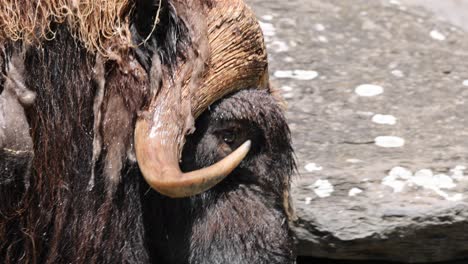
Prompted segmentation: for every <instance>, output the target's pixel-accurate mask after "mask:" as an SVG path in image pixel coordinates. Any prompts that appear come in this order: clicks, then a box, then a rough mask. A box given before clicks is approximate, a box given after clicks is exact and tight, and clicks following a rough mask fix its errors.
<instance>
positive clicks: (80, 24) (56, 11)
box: [0, 0, 133, 57]
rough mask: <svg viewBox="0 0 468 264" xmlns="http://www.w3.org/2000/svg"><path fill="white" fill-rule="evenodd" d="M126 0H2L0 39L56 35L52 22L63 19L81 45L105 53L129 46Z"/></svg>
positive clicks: (32, 39) (30, 39)
mask: <svg viewBox="0 0 468 264" xmlns="http://www.w3.org/2000/svg"><path fill="white" fill-rule="evenodd" d="M132 8H133V4H132V2H130V1H129V0H115V1H95V0H42V1H41V0H3V1H2V4H1V5H0V43H1V42H4V41H5V40H7V39H9V40H13V41H19V40H21V41H23V42H24V43H33V44H38V43H40V42H41V41H43V40H51V39H53V38H54V37H55V33H56V31H57V30H56V28H55V26H54V23H66V24H67V25H68V27H69V28H70V29H71V30H70V31H71V32H72V34H73V35H74V36H75V37H76V39H78V40H80V41H81V42H82V43H83V45H84V46H85V47H86V48H87V49H89V50H91V51H98V52H100V53H102V54H104V55H106V56H109V57H112V56H115V54H116V53H118V52H119V50H121V49H122V48H123V49H127V48H128V47H130V46H132V43H131V39H130V30H129V23H130V21H129V14H130V13H131V11H132Z"/></svg>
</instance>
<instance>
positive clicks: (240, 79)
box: [135, 0, 267, 197]
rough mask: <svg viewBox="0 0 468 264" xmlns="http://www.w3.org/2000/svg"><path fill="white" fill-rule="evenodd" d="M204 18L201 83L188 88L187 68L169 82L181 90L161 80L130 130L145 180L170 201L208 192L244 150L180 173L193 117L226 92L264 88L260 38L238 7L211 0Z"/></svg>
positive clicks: (231, 0) (227, 0)
mask: <svg viewBox="0 0 468 264" xmlns="http://www.w3.org/2000/svg"><path fill="white" fill-rule="evenodd" d="M204 18H206V19H207V22H206V25H207V28H206V30H207V32H208V40H207V41H208V42H209V49H210V58H209V60H207V64H208V65H207V68H205V71H204V72H203V78H202V81H201V83H200V84H199V85H197V86H195V87H193V83H191V82H190V81H189V80H188V79H190V76H189V74H191V73H193V69H192V70H189V71H186V70H184V69H183V66H181V68H182V70H180V71H179V73H181V75H182V76H178V80H176V82H175V83H177V82H179V83H184V85H183V87H181V90H178V89H177V88H178V87H177V85H175V87H174V85H171V82H170V81H167V82H165V81H163V86H162V87H161V88H160V89H159V92H158V93H157V95H155V96H154V98H153V99H152V100H151V103H150V106H149V113H150V115H143V116H142V117H140V119H139V120H138V121H137V123H136V128H135V151H136V156H137V160H138V164H139V167H140V170H141V172H142V174H143V176H144V178H145V180H146V181H147V182H148V184H149V185H150V186H151V187H152V188H153V189H155V190H157V191H158V192H160V193H162V194H164V195H167V196H170V197H186V196H191V195H195V194H198V193H201V192H203V191H205V190H207V189H209V188H211V187H213V186H214V185H216V184H217V183H219V182H220V181H221V180H222V179H224V178H225V177H226V176H227V175H228V174H229V173H231V171H232V170H234V169H235V168H236V167H237V166H238V165H239V163H240V162H241V161H242V159H243V158H244V157H245V156H246V155H247V153H248V151H249V149H250V141H247V142H245V143H244V144H243V145H242V146H241V147H239V148H238V149H237V150H236V151H234V152H233V153H231V154H230V155H229V156H227V157H226V158H224V159H223V160H221V161H219V162H218V163H216V164H214V165H212V166H210V167H207V168H203V169H201V170H197V171H193V172H188V173H182V172H181V170H180V168H179V157H180V153H181V149H182V146H183V144H184V140H185V134H186V133H187V131H190V127H191V126H192V125H191V122H192V121H193V117H197V116H199V115H200V114H201V113H202V112H203V111H204V110H205V109H206V108H207V107H208V106H209V105H211V104H212V103H214V102H215V101H216V100H218V99H220V98H222V97H223V96H225V95H226V94H228V93H232V92H234V91H237V90H241V89H246V88H252V87H259V88H265V86H266V85H265V75H266V74H267V57H266V52H265V46H264V43H263V35H262V32H261V29H260V27H259V25H258V22H257V20H256V19H255V16H254V14H253V13H252V12H251V11H250V9H249V8H248V7H246V6H245V4H244V2H243V1H242V0H214V1H212V4H211V6H210V7H209V9H208V10H207V14H206V15H205V16H204ZM184 75H185V76H184ZM187 76H189V77H187ZM172 84H173V83H172ZM170 86H172V87H170ZM194 88H195V89H194ZM192 115H193V116H192ZM148 116H150V118H148Z"/></svg>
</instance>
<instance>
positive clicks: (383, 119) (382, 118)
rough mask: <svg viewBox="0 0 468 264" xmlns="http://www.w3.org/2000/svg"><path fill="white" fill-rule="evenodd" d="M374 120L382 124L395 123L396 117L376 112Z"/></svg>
mask: <svg viewBox="0 0 468 264" xmlns="http://www.w3.org/2000/svg"><path fill="white" fill-rule="evenodd" d="M372 122H374V123H377V124H381V125H395V124H396V118H395V117H394V116H392V115H381V114H376V115H374V116H373V117H372Z"/></svg>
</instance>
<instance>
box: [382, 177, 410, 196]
mask: <svg viewBox="0 0 468 264" xmlns="http://www.w3.org/2000/svg"><path fill="white" fill-rule="evenodd" d="M382 184H383V185H386V186H389V187H391V188H392V189H393V192H396V193H397V192H402V191H403V189H404V188H405V185H406V182H405V181H402V180H399V179H398V178H397V177H395V176H391V175H388V176H386V177H385V178H383V180H382Z"/></svg>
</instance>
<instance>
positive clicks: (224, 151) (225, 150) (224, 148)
mask: <svg viewBox="0 0 468 264" xmlns="http://www.w3.org/2000/svg"><path fill="white" fill-rule="evenodd" d="M231 152H232V148H231V146H229V145H228V144H226V143H224V142H223V143H220V144H219V145H218V148H217V154H218V156H219V157H220V158H224V157H226V156H227V155H229V154H231Z"/></svg>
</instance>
